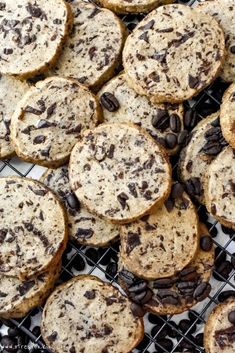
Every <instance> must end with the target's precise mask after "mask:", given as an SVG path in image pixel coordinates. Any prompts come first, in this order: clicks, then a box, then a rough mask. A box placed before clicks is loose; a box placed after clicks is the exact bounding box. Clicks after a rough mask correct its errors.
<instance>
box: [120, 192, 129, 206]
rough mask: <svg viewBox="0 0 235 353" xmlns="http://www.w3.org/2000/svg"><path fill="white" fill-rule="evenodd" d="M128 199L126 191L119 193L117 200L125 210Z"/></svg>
mask: <svg viewBox="0 0 235 353" xmlns="http://www.w3.org/2000/svg"><path fill="white" fill-rule="evenodd" d="M128 199H129V197H128V196H127V194H125V193H124V192H121V193H120V194H119V195H117V200H118V201H119V202H120V204H121V206H122V209H123V210H124V209H125V207H126V205H127V203H126V201H127V200H128Z"/></svg>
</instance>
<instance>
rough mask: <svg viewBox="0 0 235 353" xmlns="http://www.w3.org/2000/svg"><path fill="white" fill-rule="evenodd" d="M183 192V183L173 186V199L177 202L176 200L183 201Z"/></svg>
mask: <svg viewBox="0 0 235 353" xmlns="http://www.w3.org/2000/svg"><path fill="white" fill-rule="evenodd" d="M183 192H184V187H183V185H182V184H181V183H179V182H176V183H174V184H173V186H172V190H171V198H172V199H173V200H176V199H181V198H182V195H183Z"/></svg>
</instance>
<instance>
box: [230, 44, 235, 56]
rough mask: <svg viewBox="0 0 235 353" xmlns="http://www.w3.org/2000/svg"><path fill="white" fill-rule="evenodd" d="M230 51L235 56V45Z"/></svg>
mask: <svg viewBox="0 0 235 353" xmlns="http://www.w3.org/2000/svg"><path fill="white" fill-rule="evenodd" d="M229 50H230V52H231V53H232V54H235V45H232V46H231V47H230V48H229Z"/></svg>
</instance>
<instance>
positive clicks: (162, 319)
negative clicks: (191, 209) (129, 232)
mask: <svg viewBox="0 0 235 353" xmlns="http://www.w3.org/2000/svg"><path fill="white" fill-rule="evenodd" d="M179 2H181V3H187V4H188V5H193V4H194V3H195V0H191V1H179ZM142 17H143V16H141V15H139V16H134V15H126V16H123V17H122V18H123V20H124V21H125V22H126V24H127V26H128V28H129V29H130V30H132V29H133V28H134V26H135V24H136V23H137V22H138V21H139V20H140V19H141V18H142ZM226 87H227V85H226V84H225V83H224V82H222V81H221V80H220V79H217V80H216V81H215V82H214V83H213V84H212V85H211V86H210V87H208V88H207V89H206V90H204V91H203V92H202V93H201V94H200V95H199V96H197V97H196V98H194V99H193V100H191V101H189V102H186V103H185V105H186V109H192V110H193V111H195V112H196V113H195V114H196V115H197V118H198V119H199V120H200V119H202V118H204V117H206V116H207V115H209V114H211V113H213V112H216V111H217V110H219V107H220V102H221V97H222V95H223V92H224V90H225V89H226ZM44 171H45V168H42V167H39V166H35V165H32V164H28V163H25V162H22V161H20V160H19V159H18V158H16V157H14V158H12V159H11V160H5V161H0V176H8V175H20V176H23V177H32V178H35V179H38V178H39V177H40V176H41V175H42V173H43V172H44ZM173 173H174V176H175V178H177V176H176V164H175V166H174V168H173ZM198 213H199V217H200V219H201V221H203V222H205V223H206V224H207V227H208V229H209V231H210V234H211V236H212V237H213V241H214V244H215V247H216V264H217V267H215V270H214V272H213V276H212V278H211V285H212V291H211V293H210V295H209V297H208V298H207V299H205V300H204V301H203V302H202V303H199V304H197V305H196V306H194V307H193V308H192V310H189V311H187V312H185V313H183V314H180V315H173V316H171V315H169V316H158V315H153V314H148V313H147V314H146V315H145V317H144V321H145V336H144V339H143V341H142V342H141V343H140V344H139V346H138V347H137V348H136V349H135V350H134V351H133V352H143V353H153V352H154V353H173V352H183V351H185V350H188V351H190V353H196V352H201V353H203V352H204V349H203V342H202V339H203V327H204V323H205V322H206V320H207V317H208V314H209V313H210V312H211V310H212V308H213V307H214V306H215V305H216V304H218V303H219V302H222V301H223V300H224V299H226V298H227V296H228V295H232V296H234V297H235V281H234V274H235V270H234V268H233V266H232V264H231V259H232V257H233V258H234V260H235V254H234V255H233V253H235V243H234V242H235V232H233V231H231V230H229V229H226V228H225V227H223V226H221V225H220V224H219V223H218V222H216V221H215V220H214V219H213V218H212V217H211V216H209V215H207V213H206V210H205V208H204V207H203V206H199V207H198ZM118 246H119V244H118V243H117V244H114V245H112V246H110V247H108V248H104V249H95V248H91V247H85V246H79V245H78V244H75V243H73V242H72V241H70V242H69V244H68V246H67V249H66V251H65V253H64V255H63V266H62V271H61V274H60V278H59V281H58V283H62V282H64V281H67V280H69V279H70V278H72V277H73V276H74V275H78V274H83V273H86V274H93V275H96V276H98V277H100V278H101V279H103V280H105V281H109V282H111V283H112V284H113V285H114V286H118V284H117V261H118ZM233 263H234V261H233ZM221 264H222V266H223V265H224V264H226V266H225V267H226V269H225V270H224V271H223V273H222V274H221V271H219V272H220V273H219V272H218V271H217V270H216V269H217V268H218V267H219V266H220V267H221ZM41 313H42V307H39V308H36V309H34V310H32V311H31V312H29V313H28V314H27V315H26V316H25V317H24V318H22V319H17V320H13V319H12V320H9V321H6V320H2V324H1V327H0V337H1V336H3V335H6V334H7V333H8V330H9V327H10V328H17V331H19V335H20V340H19V341H18V342H20V346H18V351H16V352H17V353H23V352H25V353H27V352H34V353H39V352H45V353H47V352H50V351H49V349H48V348H47V347H46V346H45V345H44V342H43V340H42V337H41V334H40V328H39V327H40V319H41ZM0 350H1V347H0Z"/></svg>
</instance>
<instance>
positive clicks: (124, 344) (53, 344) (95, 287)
mask: <svg viewBox="0 0 235 353" xmlns="http://www.w3.org/2000/svg"><path fill="white" fill-rule="evenodd" d="M132 305H133V304H132V303H131V302H130V301H129V300H128V299H127V298H126V297H124V296H122V295H121V294H120V293H119V291H118V290H117V289H116V288H114V287H113V286H111V285H110V284H108V283H104V282H102V281H101V280H100V279H98V278H97V277H95V276H89V275H86V276H77V277H74V278H73V279H71V280H70V281H69V282H67V283H64V284H62V285H61V286H59V287H57V289H56V290H55V291H54V292H53V293H52V294H51V296H50V297H49V299H48V300H47V303H46V305H45V307H44V310H43V317H42V326H41V331H42V337H43V339H44V341H45V342H46V344H47V346H48V347H49V348H50V349H51V350H52V351H54V352H56V353H71V352H83V353H92V352H96V353H104V352H109V353H122V352H130V351H132V349H133V348H134V347H136V346H137V344H138V343H139V342H140V341H141V340H142V339H143V336H144V326H143V320H142V319H140V318H138V317H136V316H134V314H133V313H132V310H131V309H132ZM68 337H69V339H68Z"/></svg>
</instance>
